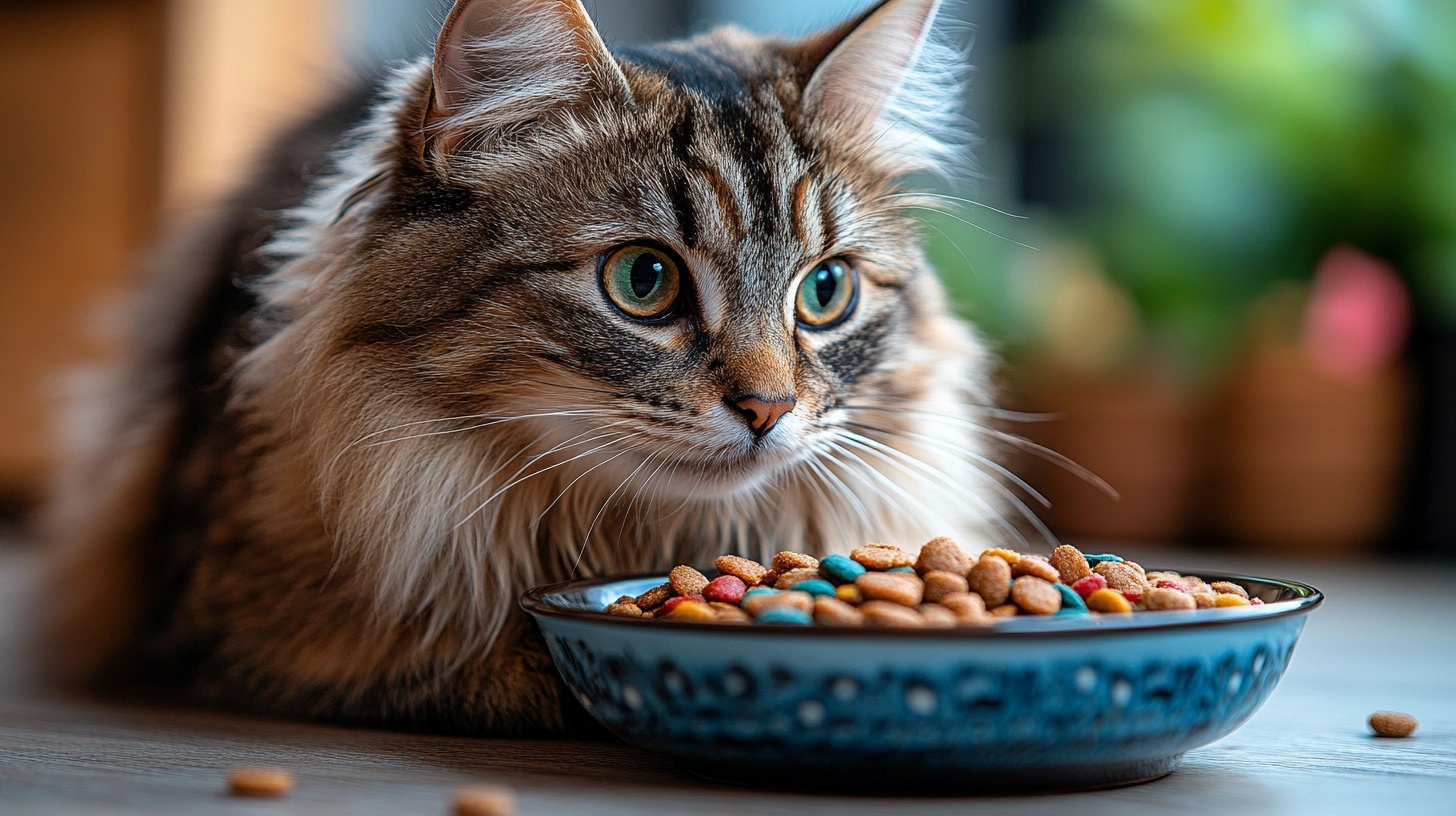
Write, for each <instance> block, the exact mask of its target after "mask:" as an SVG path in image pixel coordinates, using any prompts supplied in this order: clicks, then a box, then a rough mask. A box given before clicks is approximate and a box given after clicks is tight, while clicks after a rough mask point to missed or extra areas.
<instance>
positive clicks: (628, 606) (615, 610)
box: [607, 602, 643, 618]
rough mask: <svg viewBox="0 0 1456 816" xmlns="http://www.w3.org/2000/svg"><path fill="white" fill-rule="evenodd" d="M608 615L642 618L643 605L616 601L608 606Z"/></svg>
mask: <svg viewBox="0 0 1456 816" xmlns="http://www.w3.org/2000/svg"><path fill="white" fill-rule="evenodd" d="M607 614H608V615H616V616H617V617H619V618H640V617H642V615H643V612H642V607H640V606H638V605H637V604H634V603H630V602H628V603H614V604H612V605H611V606H609V607H607Z"/></svg>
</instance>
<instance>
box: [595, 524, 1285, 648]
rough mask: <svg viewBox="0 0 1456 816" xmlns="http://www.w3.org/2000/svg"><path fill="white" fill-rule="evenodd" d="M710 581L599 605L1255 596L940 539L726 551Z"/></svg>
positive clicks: (1003, 607)
mask: <svg viewBox="0 0 1456 816" xmlns="http://www.w3.org/2000/svg"><path fill="white" fill-rule="evenodd" d="M714 567H715V569H716V571H717V575H716V576H714V577H712V578H709V577H708V576H707V575H704V574H703V573H701V572H699V571H698V570H696V569H694V568H693V567H689V566H680V567H677V568H675V569H673V570H672V573H671V575H669V577H668V582H667V583H665V584H663V585H662V586H658V587H653V588H652V589H649V590H647V591H646V592H644V593H642V594H641V595H638V596H637V597H635V598H633V597H627V596H624V597H621V598H618V599H617V600H616V601H615V602H613V603H612V604H610V605H609V606H608V607H607V610H606V611H607V612H608V613H610V614H612V615H618V616H622V617H631V618H668V619H671V620H676V621H693V622H700V623H759V624H783V625H798V626H807V625H810V624H820V625H822V626H911V627H953V626H985V625H989V624H992V623H994V622H995V621H996V619H997V618H1008V617H1015V616H1019V615H1089V614H1104V615H1125V614H1131V613H1133V612H1156V611H1160V610H1177V609H1208V608H1214V607H1228V606H1250V605H1258V604H1261V603H1263V602H1262V601H1260V600H1259V599H1258V598H1250V597H1249V593H1248V592H1247V591H1246V590H1245V589H1244V588H1243V587H1241V586H1238V585H1237V584H1232V583H1228V582H1225V581H1216V582H1214V583H1211V584H1210V583H1207V582H1205V581H1204V580H1203V579H1201V578H1197V577H1195V576H1192V575H1180V574H1178V573H1176V572H1147V571H1145V570H1144V569H1143V568H1142V567H1141V566H1139V565H1138V564H1136V563H1134V562H1132V561H1127V560H1124V559H1123V558H1121V557H1119V556H1116V555H1089V554H1085V553H1083V552H1081V551H1080V550H1078V549H1077V548H1076V547H1072V546H1069V545H1063V546H1060V547H1057V548H1056V550H1055V551H1054V552H1053V553H1052V554H1051V556H1050V557H1049V558H1044V557H1042V556H1038V555H1027V554H1023V553H1018V552H1015V551H1013V550H1008V549H1001V548H996V549H991V550H987V551H985V552H984V553H982V554H981V555H980V557H979V558H972V557H971V555H970V554H969V553H967V552H966V551H965V550H964V549H962V548H961V546H960V545H959V544H957V543H955V541H953V540H951V539H949V538H937V539H935V540H934V541H931V542H929V543H927V544H926V545H925V546H924V547H922V548H921V550H920V553H919V554H918V555H915V554H911V553H908V552H906V551H904V550H902V549H900V548H898V547H893V546H890V545H887V544H868V545H866V546H863V547H860V548H859V549H857V550H855V551H853V552H851V553H850V554H849V555H828V556H825V557H824V558H822V559H820V558H814V557H813V556H809V555H804V554H803V553H794V552H782V553H779V554H778V555H776V556H774V558H773V560H772V562H770V563H769V564H768V565H764V564H760V563H758V562H757V561H752V560H750V559H747V558H741V557H739V556H736V555H725V556H723V557H721V558H719V559H718V560H717V562H716V563H715V564H714Z"/></svg>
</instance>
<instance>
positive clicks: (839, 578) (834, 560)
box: [819, 555, 865, 584]
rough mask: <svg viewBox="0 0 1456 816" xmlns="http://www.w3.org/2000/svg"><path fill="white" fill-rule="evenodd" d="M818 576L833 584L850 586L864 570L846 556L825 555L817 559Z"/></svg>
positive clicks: (862, 566) (860, 565)
mask: <svg viewBox="0 0 1456 816" xmlns="http://www.w3.org/2000/svg"><path fill="white" fill-rule="evenodd" d="M819 574H820V575H822V576H824V577H825V578H828V579H829V580H831V581H834V582H835V583H839V584H852V583H854V579H856V578H858V577H860V576H861V575H864V574H865V568H864V565H862V564H860V563H859V562H857V561H855V560H854V559H852V558H850V557H849V556H847V555H826V556H824V557H823V558H821V559H819Z"/></svg>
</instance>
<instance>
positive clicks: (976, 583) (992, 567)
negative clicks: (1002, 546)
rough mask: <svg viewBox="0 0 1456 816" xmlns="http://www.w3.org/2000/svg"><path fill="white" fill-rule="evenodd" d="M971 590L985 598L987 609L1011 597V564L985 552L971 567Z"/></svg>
mask: <svg viewBox="0 0 1456 816" xmlns="http://www.w3.org/2000/svg"><path fill="white" fill-rule="evenodd" d="M970 585H971V591H972V592H974V593H976V594H977V595H980V596H981V597H982V598H985V599H986V607H987V608H988V609H990V608H993V607H997V606H1000V605H1001V604H1004V603H1006V599H1007V598H1009V597H1011V565H1010V564H1008V563H1007V562H1006V559H1004V558H1000V557H998V556H994V555H991V554H990V553H986V554H985V555H982V556H981V560H979V561H977V562H976V565H975V566H974V567H971V575H970Z"/></svg>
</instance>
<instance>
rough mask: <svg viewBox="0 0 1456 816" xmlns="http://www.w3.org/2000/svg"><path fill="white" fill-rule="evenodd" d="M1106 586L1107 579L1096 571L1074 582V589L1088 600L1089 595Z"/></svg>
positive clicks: (1083, 598)
mask: <svg viewBox="0 0 1456 816" xmlns="http://www.w3.org/2000/svg"><path fill="white" fill-rule="evenodd" d="M1106 588H1107V579H1106V578H1103V577H1102V576H1101V575H1098V574H1096V573H1093V574H1091V575H1089V576H1087V577H1086V578H1082V579H1080V580H1078V581H1077V582H1076V583H1074V584H1072V591H1073V592H1075V593H1077V594H1078V595H1080V596H1082V600H1084V601H1085V600H1087V596H1088V595H1091V594H1092V593H1094V592H1096V591H1097V590H1099V589H1106Z"/></svg>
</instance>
